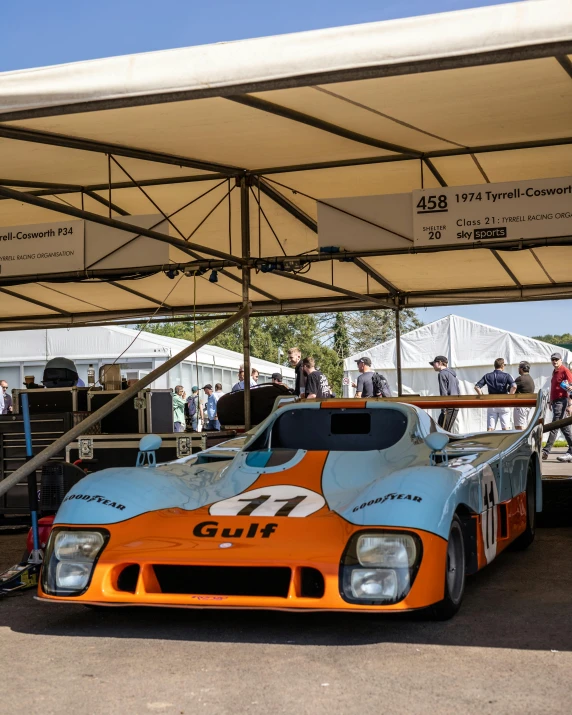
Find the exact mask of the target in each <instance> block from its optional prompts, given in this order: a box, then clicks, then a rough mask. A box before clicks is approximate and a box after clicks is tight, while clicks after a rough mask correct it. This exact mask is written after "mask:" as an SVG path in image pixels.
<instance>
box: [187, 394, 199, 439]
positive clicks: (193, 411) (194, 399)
mask: <svg viewBox="0 0 572 715" xmlns="http://www.w3.org/2000/svg"><path fill="white" fill-rule="evenodd" d="M187 412H188V413H189V418H190V420H191V428H192V430H193V432H197V431H198V429H197V428H198V426H199V416H200V418H201V422H202V419H203V416H202V414H201V412H202V410H201V405H200V402H199V388H198V387H197V385H193V386H192V387H191V394H190V395H189V396H188V397H187Z"/></svg>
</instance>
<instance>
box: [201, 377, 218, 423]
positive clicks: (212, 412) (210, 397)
mask: <svg viewBox="0 0 572 715" xmlns="http://www.w3.org/2000/svg"><path fill="white" fill-rule="evenodd" d="M203 390H204V393H205V395H206V396H207V420H208V421H207V426H206V429H212V430H219V431H220V422H219V421H218V414H217V402H218V398H219V397H220V396H221V394H218V395H217V393H216V392H215V391H214V390H213V386H212V385H210V384H209V385H205V386H204V387H203Z"/></svg>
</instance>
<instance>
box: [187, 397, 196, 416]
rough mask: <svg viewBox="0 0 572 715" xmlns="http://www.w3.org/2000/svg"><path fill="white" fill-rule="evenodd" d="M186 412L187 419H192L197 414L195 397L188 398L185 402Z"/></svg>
mask: <svg viewBox="0 0 572 715" xmlns="http://www.w3.org/2000/svg"><path fill="white" fill-rule="evenodd" d="M187 410H188V412H189V417H194V416H195V415H196V414H197V397H193V396H191V397H189V399H188V400H187Z"/></svg>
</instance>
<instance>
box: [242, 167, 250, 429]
mask: <svg viewBox="0 0 572 715" xmlns="http://www.w3.org/2000/svg"><path fill="white" fill-rule="evenodd" d="M248 184H249V180H248V178H247V177H246V176H243V177H242V178H241V180H240V230H241V238H242V258H243V261H244V263H243V265H242V307H243V310H244V309H245V308H246V312H245V314H244V316H243V318H242V353H243V358H244V429H245V430H249V429H250V428H251V427H252V424H251V422H252V420H251V415H250V311H249V310H248V305H249V303H248V301H249V292H250V268H249V267H248V261H249V260H250V189H249V185H248Z"/></svg>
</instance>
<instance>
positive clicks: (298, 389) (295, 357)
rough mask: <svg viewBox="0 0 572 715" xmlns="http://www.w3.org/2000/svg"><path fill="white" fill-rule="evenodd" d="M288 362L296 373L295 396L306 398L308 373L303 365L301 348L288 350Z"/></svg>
mask: <svg viewBox="0 0 572 715" xmlns="http://www.w3.org/2000/svg"><path fill="white" fill-rule="evenodd" d="M288 362H289V363H290V367H293V368H294V372H295V373H296V382H295V385H294V394H295V395H298V397H304V396H305V394H306V373H305V372H304V366H303V364H302V353H301V352H300V348H290V349H289V350H288Z"/></svg>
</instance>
